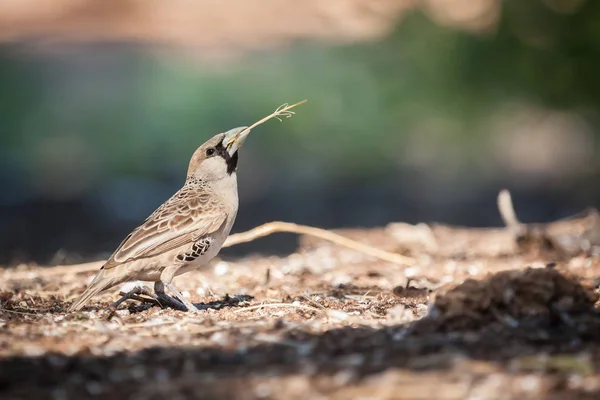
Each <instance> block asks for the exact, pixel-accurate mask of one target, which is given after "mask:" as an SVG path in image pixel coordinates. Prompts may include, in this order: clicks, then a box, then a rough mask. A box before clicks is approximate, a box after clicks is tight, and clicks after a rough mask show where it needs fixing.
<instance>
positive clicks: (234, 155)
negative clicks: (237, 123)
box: [188, 126, 250, 181]
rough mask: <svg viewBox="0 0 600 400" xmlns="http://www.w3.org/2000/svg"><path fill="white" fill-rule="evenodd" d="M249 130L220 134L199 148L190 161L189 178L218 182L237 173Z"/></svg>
mask: <svg viewBox="0 0 600 400" xmlns="http://www.w3.org/2000/svg"><path fill="white" fill-rule="evenodd" d="M247 128H248V127H246V126H241V127H238V128H234V129H231V130H229V131H227V132H225V133H219V134H218V135H215V136H213V137H212V138H210V139H208V140H207V141H206V142H205V143H204V144H202V146H200V147H198V149H197V150H196V151H195V152H194V155H193V156H192V159H191V160H190V166H189V168H188V177H194V178H197V179H201V180H203V181H217V180H221V179H224V178H227V177H229V176H231V175H232V174H233V173H235V171H236V169H237V163H238V150H239V149H240V147H241V146H242V144H243V143H244V141H245V140H246V138H247V137H248V134H249V133H250V130H249V129H247Z"/></svg>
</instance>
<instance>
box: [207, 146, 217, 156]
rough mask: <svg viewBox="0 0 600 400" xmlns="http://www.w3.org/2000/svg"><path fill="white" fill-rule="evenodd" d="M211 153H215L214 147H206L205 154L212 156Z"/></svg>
mask: <svg viewBox="0 0 600 400" xmlns="http://www.w3.org/2000/svg"><path fill="white" fill-rule="evenodd" d="M213 154H215V149H214V148H213V147H211V148H209V149H206V155H207V156H209V157H210V156H212V155H213Z"/></svg>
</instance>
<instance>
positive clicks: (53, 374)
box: [0, 268, 600, 400]
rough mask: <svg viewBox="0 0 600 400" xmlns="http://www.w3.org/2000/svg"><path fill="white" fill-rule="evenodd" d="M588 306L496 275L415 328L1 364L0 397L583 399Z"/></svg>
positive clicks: (545, 280)
mask: <svg viewBox="0 0 600 400" xmlns="http://www.w3.org/2000/svg"><path fill="white" fill-rule="evenodd" d="M597 300H598V296H597V294H596V292H595V290H594V288H593V287H588V286H585V285H582V284H581V282H580V280H578V279H576V278H574V277H571V276H569V275H568V274H565V273H562V272H559V271H557V270H556V269H553V268H542V269H525V270H514V271H505V272H500V273H498V274H495V275H492V276H490V277H489V278H487V279H484V280H481V281H475V280H467V281H465V282H464V283H462V284H461V285H458V286H455V287H452V288H448V289H447V290H444V289H441V290H440V291H439V292H438V293H436V296H435V298H434V299H433V301H432V305H431V306H430V310H429V314H428V316H427V317H425V318H423V319H421V320H419V321H416V322H414V323H407V324H397V325H394V326H388V327H384V328H369V327H364V326H345V327H343V328H340V329H332V330H327V331H325V332H322V333H315V332H311V331H310V329H305V328H303V327H302V326H300V327H290V326H286V324H285V323H282V322H281V321H277V320H274V321H273V324H272V325H271V326H270V327H268V328H267V329H265V330H263V331H261V332H256V331H253V330H248V329H245V328H239V329H236V334H237V340H235V341H234V342H229V343H228V344H227V343H220V345H215V346H204V347H195V346H184V347H168V346H165V347H153V348H148V349H145V350H142V351H139V352H133V353H128V352H117V353H115V354H113V355H110V356H106V357H98V356H92V355H84V354H78V355H75V356H66V355H60V354H43V355H39V356H32V357H8V358H4V359H1V360H0V397H1V398H2V399H32V398H47V397H52V398H65V399H67V398H85V397H94V398H107V399H109V398H110V399H112V400H116V399H131V398H140V399H154V398H164V397H165V396H166V397H169V398H212V399H221V398H222V399H232V398H236V399H246V398H248V399H250V398H286V399H290V398H317V397H319V396H327V397H329V398H356V397H360V396H367V397H369V396H371V397H370V398H402V399H404V398H457V399H458V398H464V397H465V396H467V395H468V394H469V393H474V391H477V390H483V389H482V388H485V387H487V386H485V385H490V382H489V377H490V376H493V375H494V374H496V375H497V376H501V377H503V380H501V382H502V385H500V387H496V390H499V391H501V392H502V393H503V396H504V397H503V398H517V397H519V396H521V398H528V397H527V386H526V385H525V386H523V385H521V386H519V385H517V384H518V383H519V382H520V381H519V379H520V380H522V379H524V378H523V377H524V376H525V377H527V376H529V377H531V376H534V377H535V376H537V379H539V380H540V382H538V386H539V387H537V389H539V390H537V391H536V395H535V396H534V397H531V398H561V397H562V398H567V397H568V398H584V397H586V396H591V395H592V393H597V390H598V388H595V389H594V388H591V389H590V388H589V387H588V388H587V389H585V388H581V387H573V385H569V384H568V383H569V382H570V381H569V380H570V379H571V380H572V379H573V376H579V377H580V378H581V379H584V378H585V377H586V376H592V375H593V374H594V371H595V370H597V369H598V367H600V351H599V349H600V346H599V345H600V334H599V333H598V332H600V314H599V313H598V312H597V311H596V309H595V308H594V304H595V303H596V301H597ZM217 333H218V332H215V331H211V333H210V334H217ZM132 334H134V333H132ZM198 335H203V333H199V334H198ZM274 338H275V339H274ZM249 343H252V344H251V345H250V344H249ZM490 374H491V375H490ZM532 374H533V375H532ZM542 375H543V377H542ZM496 381H497V380H496ZM532 382H533V383H532ZM532 382H530V383H529V386H531V385H533V384H534V383H535V382H537V381H532ZM482 385H483V386H482ZM504 385H509V386H508V387H502V386H504ZM510 385H513V386H512V387H511V386H510ZM496 386H498V385H497V384H496ZM393 388H395V389H393ZM392 389H393V390H392ZM400 389H401V391H400V392H396V390H400ZM390 390H392V391H390ZM485 390H486V391H487V393H488V394H489V395H490V396H488V397H485V398H498V397H494V396H493V388H492V389H485ZM490 390H492V391H490ZM544 391H545V392H546V394H545V395H542V393H544ZM513 392H514V393H513ZM499 393H500V392H498V393H496V394H498V395H499ZM530 394H531V393H530ZM178 396H179V397H178ZM523 396H524V397H523ZM540 396H541V397H540Z"/></svg>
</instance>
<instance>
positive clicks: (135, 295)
mask: <svg viewBox="0 0 600 400" xmlns="http://www.w3.org/2000/svg"><path fill="white" fill-rule="evenodd" d="M120 295H121V298H120V299H119V300H117V301H115V302H114V303H112V304H111V305H110V306H108V309H109V310H116V309H117V307H119V306H120V305H121V304H122V303H123V302H125V301H127V300H130V299H131V300H138V301H141V302H148V301H149V302H153V303H156V302H157V301H158V299H157V297H156V296H155V295H154V294H153V293H152V292H150V291H149V290H148V288H147V287H145V286H136V287H134V288H133V289H131V290H130V291H129V292H127V293H123V292H121V293H120ZM141 295H144V296H148V297H150V299H147V298H144V297H140V296H141Z"/></svg>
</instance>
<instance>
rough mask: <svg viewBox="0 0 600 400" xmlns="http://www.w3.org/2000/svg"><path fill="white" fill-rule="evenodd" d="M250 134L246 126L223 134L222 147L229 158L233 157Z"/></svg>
mask: <svg viewBox="0 0 600 400" xmlns="http://www.w3.org/2000/svg"><path fill="white" fill-rule="evenodd" d="M249 133H250V129H248V127H247V126H240V127H239V128H234V129H232V130H230V131H227V132H225V137H224V138H223V145H224V146H225V148H226V149H227V151H228V152H229V155H230V156H233V155H234V154H235V152H236V151H238V150H239V148H240V147H242V144H244V141H245V140H246V138H247V137H248V134H249Z"/></svg>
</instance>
